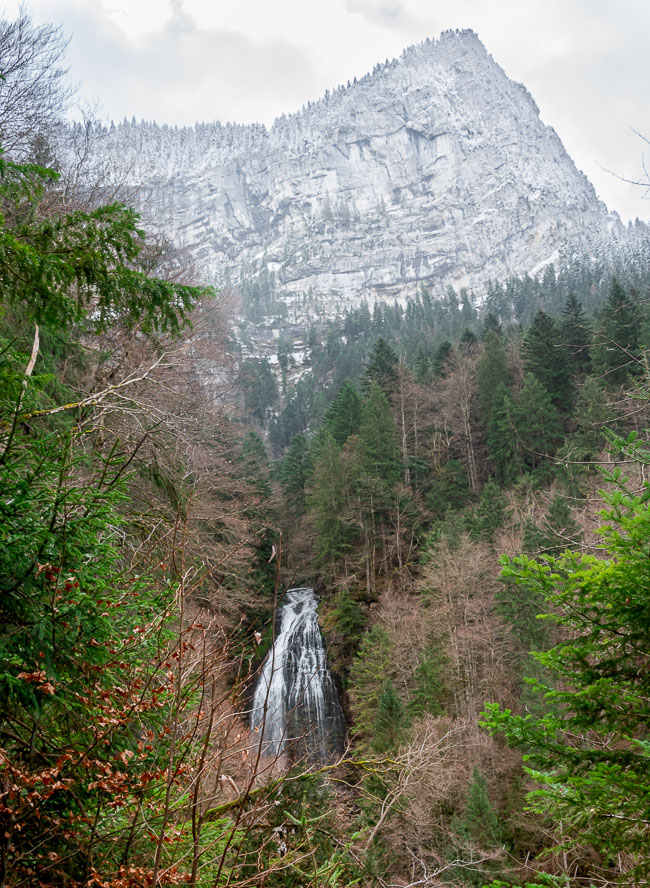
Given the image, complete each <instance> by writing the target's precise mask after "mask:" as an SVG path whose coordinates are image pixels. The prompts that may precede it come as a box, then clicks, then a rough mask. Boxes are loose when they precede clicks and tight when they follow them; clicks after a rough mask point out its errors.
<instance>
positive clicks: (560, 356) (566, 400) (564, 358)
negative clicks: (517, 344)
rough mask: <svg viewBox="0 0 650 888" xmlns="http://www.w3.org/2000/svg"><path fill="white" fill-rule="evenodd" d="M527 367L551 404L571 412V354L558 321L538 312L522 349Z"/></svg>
mask: <svg viewBox="0 0 650 888" xmlns="http://www.w3.org/2000/svg"><path fill="white" fill-rule="evenodd" d="M521 354H522V357H523V359H524V367H525V369H526V372H527V373H530V374H532V375H533V376H534V377H535V379H537V380H538V381H539V382H540V383H541V384H542V385H543V386H544V388H545V389H546V391H547V392H548V394H549V395H550V398H551V401H552V402H553V404H554V405H555V406H556V407H558V408H559V409H561V410H563V411H565V412H568V410H569V408H570V406H571V403H572V400H573V394H574V393H573V386H572V383H571V366H570V364H569V353H568V351H567V347H566V346H565V344H564V342H563V340H562V334H561V331H560V330H559V329H558V327H557V325H556V323H555V321H554V320H553V319H552V318H550V317H549V316H548V315H547V314H545V313H544V312H543V311H538V312H537V314H536V315H535V318H534V320H533V323H532V324H531V325H530V327H529V328H528V331H527V332H526V336H525V338H524V342H523V345H522V347H521Z"/></svg>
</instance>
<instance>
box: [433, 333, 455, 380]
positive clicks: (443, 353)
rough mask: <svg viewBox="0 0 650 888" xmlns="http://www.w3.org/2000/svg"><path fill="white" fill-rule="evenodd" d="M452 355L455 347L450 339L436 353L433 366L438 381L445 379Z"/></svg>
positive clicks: (441, 344)
mask: <svg viewBox="0 0 650 888" xmlns="http://www.w3.org/2000/svg"><path fill="white" fill-rule="evenodd" d="M452 354H453V346H452V344H451V342H449V340H448V339H445V340H444V341H443V342H441V343H440V345H439V346H438V348H437V349H436V353H435V355H434V356H433V362H432V365H431V369H432V371H433V375H434V376H435V377H436V378H437V379H444V378H445V376H446V375H447V372H448V365H449V362H450V360H451V358H452Z"/></svg>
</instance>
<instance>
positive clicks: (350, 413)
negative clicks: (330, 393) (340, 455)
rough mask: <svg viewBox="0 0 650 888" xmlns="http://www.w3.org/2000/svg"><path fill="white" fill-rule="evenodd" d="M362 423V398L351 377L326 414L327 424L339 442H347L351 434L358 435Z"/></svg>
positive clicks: (341, 443)
mask: <svg viewBox="0 0 650 888" xmlns="http://www.w3.org/2000/svg"><path fill="white" fill-rule="evenodd" d="M360 424H361V398H360V397H359V395H358V394H357V390H356V389H355V387H354V386H353V385H352V383H351V382H350V380H349V379H346V380H345V382H344V383H343V385H342V386H341V389H340V391H339V393H338V395H337V396H336V398H335V399H334V400H333V401H332V403H331V405H330V407H329V409H328V411H327V413H326V414H325V425H326V427H327V428H328V429H329V431H330V433H331V435H332V437H333V438H334V440H335V441H336V443H337V444H340V445H341V446H342V445H343V444H345V442H346V441H347V439H348V438H349V437H350V436H351V435H356V434H357V433H358V431H359V426H360Z"/></svg>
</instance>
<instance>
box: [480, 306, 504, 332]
mask: <svg viewBox="0 0 650 888" xmlns="http://www.w3.org/2000/svg"><path fill="white" fill-rule="evenodd" d="M490 330H491V331H492V332H493V333H496V334H497V336H500V335H501V323H500V321H499V318H498V316H497V315H496V314H495V313H494V312H493V311H488V312H487V314H486V315H485V318H484V320H483V339H485V337H486V336H487V335H488V333H489V332H490Z"/></svg>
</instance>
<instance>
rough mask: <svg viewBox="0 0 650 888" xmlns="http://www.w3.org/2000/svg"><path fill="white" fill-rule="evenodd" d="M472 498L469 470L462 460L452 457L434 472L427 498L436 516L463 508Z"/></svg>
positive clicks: (439, 516)
mask: <svg viewBox="0 0 650 888" xmlns="http://www.w3.org/2000/svg"><path fill="white" fill-rule="evenodd" d="M470 498H471V491H470V489H469V482H468V480H467V472H466V471H465V467H464V466H463V464H462V463H461V462H459V461H458V460H455V459H450V460H448V462H446V463H445V464H444V465H442V466H440V468H439V469H437V470H436V471H435V473H433V478H432V480H431V486H430V488H429V490H428V492H427V497H426V499H427V505H428V507H429V509H430V510H431V512H432V514H433V516H434V518H442V517H443V516H444V515H445V514H446V513H447V512H448V511H449V510H455V509H461V508H462V507H463V506H464V505H466V503H467V502H468V501H469V499H470Z"/></svg>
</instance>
